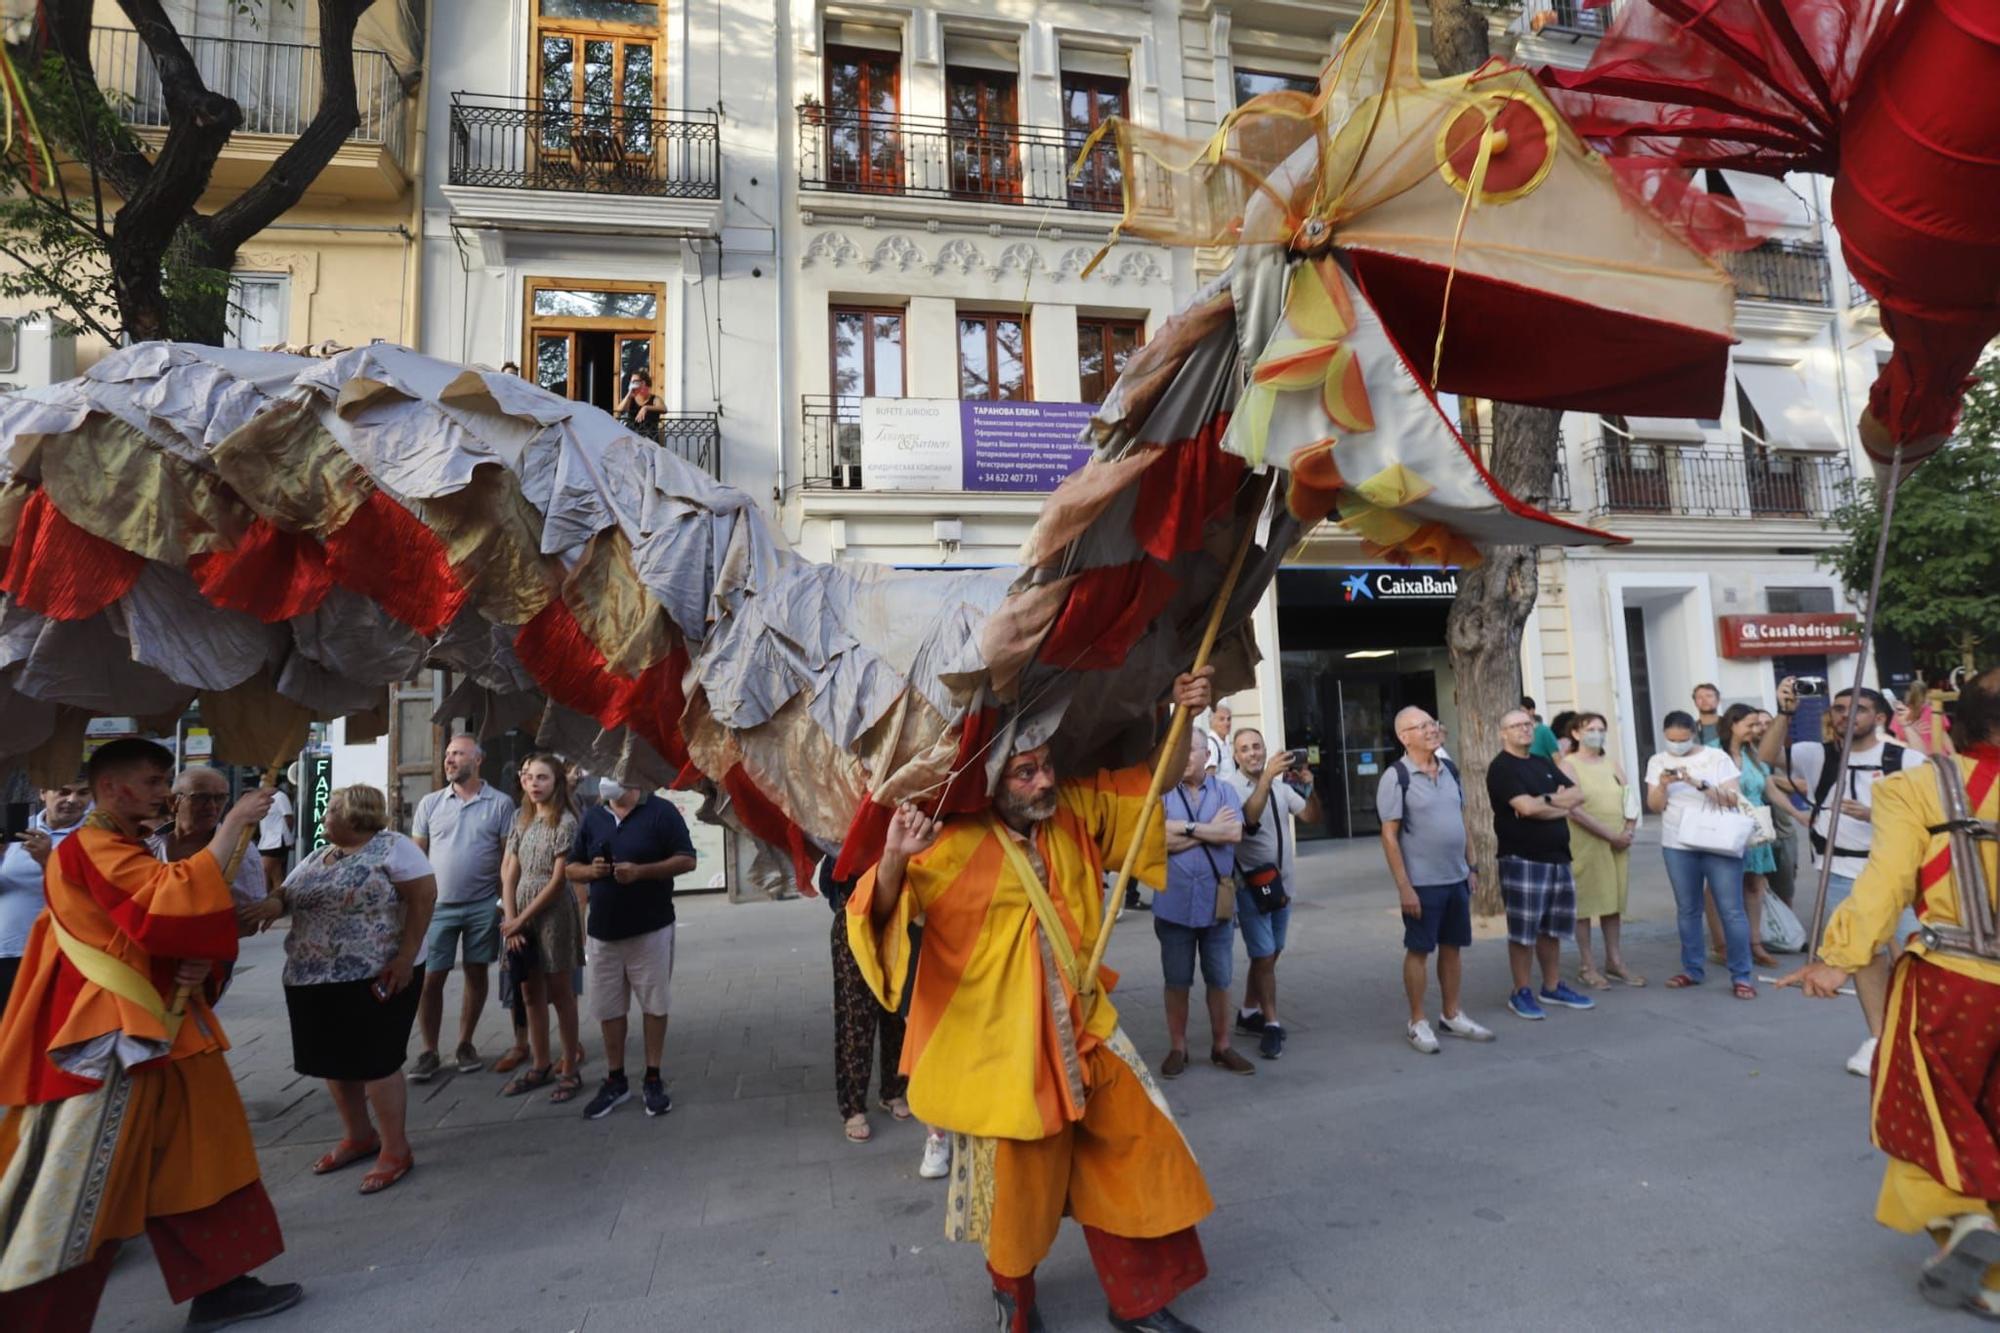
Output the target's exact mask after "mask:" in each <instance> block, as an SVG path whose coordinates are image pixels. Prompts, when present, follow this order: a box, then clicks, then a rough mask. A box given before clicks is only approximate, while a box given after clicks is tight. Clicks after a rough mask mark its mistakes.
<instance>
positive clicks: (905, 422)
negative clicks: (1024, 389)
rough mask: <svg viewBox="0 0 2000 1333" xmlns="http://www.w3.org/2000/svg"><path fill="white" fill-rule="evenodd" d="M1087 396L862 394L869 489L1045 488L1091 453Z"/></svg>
mask: <svg viewBox="0 0 2000 1333" xmlns="http://www.w3.org/2000/svg"><path fill="white" fill-rule="evenodd" d="M1096 411H1097V408H1096V407H1095V406H1094V405H1093V404H1090V403H1020V402H986V401H978V402H961V401H959V400H957V399H954V398H864V399H862V400H861V479H862V484H863V485H865V486H866V487H867V488H868V489H869V490H871V491H1028V492H1035V493H1040V492H1045V491H1052V490H1054V489H1055V488H1056V484H1057V483H1058V482H1060V481H1061V480H1062V479H1063V478H1064V477H1066V476H1068V475H1069V474H1070V473H1072V472H1074V471H1076V470H1077V469H1078V468H1080V467H1082V466H1083V464H1084V462H1085V461H1086V460H1087V459H1088V458H1089V457H1090V446H1089V445H1088V444H1086V443H1084V442H1083V429H1084V427H1085V426H1086V425H1087V424H1088V423H1089V421H1090V418H1091V416H1092V414H1093V413H1095V412H1096Z"/></svg>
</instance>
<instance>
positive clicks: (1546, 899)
mask: <svg viewBox="0 0 2000 1333" xmlns="http://www.w3.org/2000/svg"><path fill="white" fill-rule="evenodd" d="M1534 739H1535V719H1534V716H1533V715H1532V714H1530V713H1528V712H1526V711H1524V710H1522V709H1519V708H1517V709H1515V710H1514V711H1513V712H1511V713H1508V714H1506V715H1505V716H1503V717H1502V718H1501V719H1500V743H1501V745H1502V746H1503V747H1504V749H1503V750H1502V752H1501V753H1500V754H1497V755H1495V756H1493V763H1492V764H1491V765H1490V766H1489V767H1488V768H1487V770H1486V794H1487V796H1488V797H1489V798H1490V799H1491V800H1492V802H1493V835H1494V837H1495V838H1496V839H1497V840H1498V841H1499V844H1500V901H1501V902H1502V903H1504V904H1506V907H1507V963H1508V966H1509V967H1510V968H1511V969H1512V971H1513V973H1514V993H1513V994H1512V995H1511V996H1509V997H1508V999H1507V1007H1508V1008H1509V1009H1511V1010H1513V1011H1514V1016H1515V1017H1516V1018H1530V1019H1541V1018H1547V1017H1548V1013H1547V1011H1546V1010H1544V1009H1543V1008H1542V1006H1543V1005H1545V1004H1560V1005H1562V1006H1564V1007H1565V1008H1569V1009H1595V1008H1596V1007H1597V1004H1596V1001H1594V1000H1592V999H1591V998H1590V997H1589V996H1587V995H1585V994H1583V993H1582V992H1580V991H1575V990H1571V989H1570V987H1569V983H1567V982H1565V981H1564V980H1563V979H1562V970H1561V969H1562V942H1563V941H1564V940H1566V939H1568V938H1569V937H1570V935H1571V934H1572V933H1574V932H1575V930H1576V881H1575V880H1574V879H1572V878H1571V877H1570V873H1569V817H1570V812H1571V811H1573V810H1575V809H1576V808H1577V807H1578V806H1580V805H1582V804H1583V789H1582V788H1580V787H1578V786H1577V785H1576V784H1575V783H1574V782H1571V781H1570V780H1569V779H1568V778H1567V777H1565V776H1564V775H1563V772H1562V770H1561V769H1559V768H1557V767H1556V766H1555V764H1554V763H1552V762H1550V761H1549V760H1547V759H1544V758H1542V757H1541V756H1539V755H1534V754H1530V753H1529V752H1528V749H1529V746H1530V745H1531V744H1532V743H1533V742H1534ZM1537 961H1539V962H1540V963H1541V965H1542V993H1541V997H1540V999H1539V1000H1538V999H1537V998H1536V996H1535V991H1534V987H1533V985H1532V976H1533V969H1534V964H1535V963H1536V962H1537Z"/></svg>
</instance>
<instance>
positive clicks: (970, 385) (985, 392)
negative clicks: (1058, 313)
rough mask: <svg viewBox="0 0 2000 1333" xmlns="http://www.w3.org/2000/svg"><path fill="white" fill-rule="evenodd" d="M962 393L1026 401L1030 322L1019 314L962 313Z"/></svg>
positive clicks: (960, 316)
mask: <svg viewBox="0 0 2000 1333" xmlns="http://www.w3.org/2000/svg"><path fill="white" fill-rule="evenodd" d="M958 396H959V397H960V398H988V399H999V400H1003V401H1004V400H1014V401H1021V402H1025V401H1027V400H1028V399H1030V398H1032V397H1033V396H1034V395H1033V393H1032V392H1030V389H1029V385H1028V323H1027V321H1026V320H1024V319H1022V318H1020V317H1019V316H1017V315H967V314H961V315H959V317H958Z"/></svg>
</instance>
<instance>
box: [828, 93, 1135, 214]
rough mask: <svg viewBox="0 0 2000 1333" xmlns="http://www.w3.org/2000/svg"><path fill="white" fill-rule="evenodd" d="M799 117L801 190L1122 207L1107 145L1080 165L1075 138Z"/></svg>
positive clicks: (1080, 137)
mask: <svg viewBox="0 0 2000 1333" xmlns="http://www.w3.org/2000/svg"><path fill="white" fill-rule="evenodd" d="M798 115H799V188H800V189H803V190H831V191H839V192H841V193H846V194H884V195H900V196H904V197H911V198H919V199H963V200H967V201H971V202H975V203H992V204H1027V205H1035V206H1051V205H1052V206H1055V207H1061V208H1077V209H1086V210H1089V211H1091V212H1103V213H1116V212H1120V211H1122V210H1123V209H1124V207H1125V192H1124V179H1125V177H1124V170H1125V168H1124V166H1123V165H1122V164H1121V163H1120V162H1119V160H1118V150H1117V147H1116V145H1114V144H1113V143H1111V142H1110V141H1109V140H1108V139H1106V140H1099V141H1098V142H1097V143H1095V144H1093V145H1091V148H1090V151H1089V153H1088V154H1086V155H1084V158H1083V161H1082V163H1081V165H1080V166H1079V165H1078V164H1077V157H1078V154H1079V153H1081V152H1082V150H1083V145H1084V143H1085V141H1086V139H1087V137H1088V136H1086V135H1084V134H1082V133H1079V132H1077V131H1073V130H1061V129H1043V128H1037V127H1035V126H1031V125H996V124H990V123H980V122H977V121H970V120H958V119H952V118H947V117H942V116H881V115H873V114H871V113H868V112H865V111H842V110H834V109H831V108H828V107H824V106H820V105H819V104H817V103H807V104H806V105H804V106H801V107H800V108H799V109H798ZM1072 168H1075V170H1074V174H1072ZM1139 169H1140V170H1146V171H1155V170H1157V168H1155V167H1153V166H1151V165H1146V166H1142V167H1140V168H1139Z"/></svg>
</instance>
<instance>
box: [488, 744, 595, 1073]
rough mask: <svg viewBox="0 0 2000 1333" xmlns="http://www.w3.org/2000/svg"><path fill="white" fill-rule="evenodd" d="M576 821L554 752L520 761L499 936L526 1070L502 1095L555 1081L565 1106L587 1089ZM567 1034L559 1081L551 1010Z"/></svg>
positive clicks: (502, 882) (503, 878)
mask: <svg viewBox="0 0 2000 1333" xmlns="http://www.w3.org/2000/svg"><path fill="white" fill-rule="evenodd" d="M575 839H576V816H575V815H574V814H572V813H571V812H570V803H569V774H568V773H567V772H566V771H565V770H564V768H563V765H562V762H561V761H560V760H558V759H557V758H556V757H555V756H554V755H549V754H531V755H529V756H528V757H527V758H526V759H524V760H522V761H521V813H520V814H519V815H517V816H516V817H515V819H514V827H513V828H512V829H510V830H509V831H508V833H507V847H506V853H505V855H504V856H503V857H502V858H501V861H500V901H501V903H502V904H503V905H504V906H505V908H506V913H505V915H504V916H503V917H502V919H501V921H500V936H501V938H502V939H504V940H505V941H506V942H507V965H508V967H509V968H511V969H512V970H513V973H514V975H515V976H516V977H518V978H519V979H520V985H521V994H522V996H523V997H524V998H525V999H526V1000H527V1002H528V1049H529V1051H530V1052H531V1055H530V1057H529V1060H528V1067H527V1068H526V1069H523V1070H522V1071H521V1072H520V1073H518V1074H516V1075H515V1076H514V1077H513V1078H512V1079H510V1080H509V1081H508V1083H507V1086H506V1087H504V1088H502V1089H501V1090H500V1091H501V1092H502V1093H503V1094H504V1095H506V1096H508V1097H518V1096H520V1095H521V1094H522V1093H524V1092H528V1091H531V1090H532V1089H535V1088H539V1087H544V1086H546V1085H547V1084H549V1083H554V1084H555V1085H556V1086H555V1090H554V1091H553V1092H551V1093H550V1094H549V1100H550V1101H552V1102H566V1101H568V1100H570V1099H571V1098H572V1097H574V1096H576V1094H577V1092H578V1091H579V1090H581V1089H582V1087H583V1076H582V1075H581V1074H579V1073H577V1066H578V1065H580V1064H582V1063H583V1043H582V1039H581V1038H580V1037H579V1036H578V1034H577V1026H576V988H575V986H573V985H572V984H571V975H572V974H573V973H574V972H575V971H576V969H577V968H579V967H582V966H583V914H582V912H581V910H580V909H579V908H578V906H577V893H576V891H575V890H573V889H572V888H571V887H570V885H569V882H568V880H567V879H566V878H565V877H564V875H563V866H564V865H565V864H567V863H568V861H569V848H570V844H571V843H572V842H573V841H575ZM551 1007H553V1008H554V1009H555V1011H556V1024H557V1026H558V1028H559V1029H560V1030H561V1033H562V1043H563V1062H562V1072H561V1075H560V1077H558V1076H557V1074H556V1072H555V1070H554V1068H553V1065H552V1063H551V1061H550V1058H549V1010H550V1008H551Z"/></svg>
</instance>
